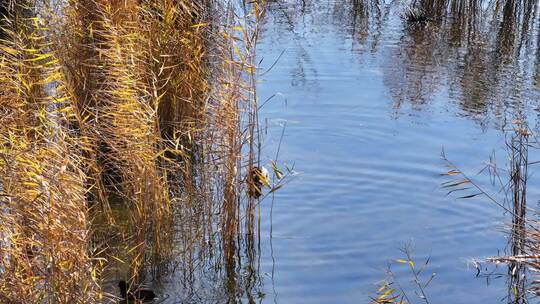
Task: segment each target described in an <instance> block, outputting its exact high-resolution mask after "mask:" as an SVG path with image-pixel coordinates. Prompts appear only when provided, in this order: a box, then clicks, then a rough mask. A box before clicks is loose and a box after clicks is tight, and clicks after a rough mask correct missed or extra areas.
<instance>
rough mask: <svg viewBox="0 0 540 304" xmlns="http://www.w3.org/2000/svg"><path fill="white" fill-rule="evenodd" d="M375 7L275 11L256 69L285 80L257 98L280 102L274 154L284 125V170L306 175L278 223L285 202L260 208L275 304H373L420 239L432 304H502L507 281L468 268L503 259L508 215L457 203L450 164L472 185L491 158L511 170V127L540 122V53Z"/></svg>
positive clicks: (267, 112) (487, 32)
mask: <svg viewBox="0 0 540 304" xmlns="http://www.w3.org/2000/svg"><path fill="white" fill-rule="evenodd" d="M377 8H378V9H377V10H376V13H371V14H367V15H362V14H359V13H355V12H354V11H353V10H352V8H351V6H350V5H348V4H347V3H344V2H341V1H338V2H333V1H315V0H314V1H298V2H295V1H277V2H272V3H271V5H270V8H269V11H268V15H267V20H266V22H265V24H264V30H263V32H262V35H261V43H260V46H259V49H258V56H259V57H261V58H262V59H263V62H262V66H263V68H269V67H272V69H271V70H270V71H268V72H267V73H265V74H264V75H263V76H262V77H261V83H260V84H259V86H258V91H259V94H260V98H261V99H262V100H264V99H266V98H268V97H270V96H272V95H274V94H277V95H276V96H275V97H274V98H273V99H271V100H270V101H269V102H268V103H266V104H265V105H264V107H263V108H262V111H261V114H260V116H261V120H262V121H264V122H263V123H264V124H265V125H266V127H267V133H266V135H265V147H264V148H263V151H264V157H265V159H267V160H268V159H273V158H274V157H275V153H276V149H277V146H278V145H279V142H280V138H281V134H282V131H283V128H284V126H286V127H285V132H284V136H283V139H282V142H281V145H280V146H281V149H280V154H279V158H278V163H280V164H283V163H287V164H289V165H292V164H294V166H295V169H296V170H297V171H299V172H301V174H299V175H298V176H297V177H296V178H295V179H294V180H293V181H292V182H291V183H290V184H288V185H287V186H285V187H284V188H283V189H280V190H279V191H277V192H276V193H275V198H274V201H273V212H272V218H270V216H269V214H270V211H271V210H270V209H271V205H272V199H271V198H270V197H269V198H267V199H266V200H264V201H263V203H262V206H263V209H262V221H263V223H262V232H261V237H262V240H261V246H262V253H261V274H262V275H263V277H264V278H265V279H264V292H265V297H264V298H263V302H264V303H274V302H276V303H367V302H368V301H369V298H368V295H370V294H372V293H373V291H375V290H376V289H377V287H376V285H375V284H376V283H377V282H378V281H380V280H381V279H383V278H384V268H385V266H386V263H387V261H388V260H392V259H396V258H401V257H403V254H402V253H401V252H400V250H399V249H400V248H401V247H403V245H404V244H405V243H407V242H411V244H412V247H413V248H414V253H415V258H417V259H419V260H423V259H426V258H427V257H431V262H430V266H429V270H428V271H430V272H436V273H437V276H436V278H435V280H434V281H433V283H432V284H431V286H430V287H429V288H428V290H427V292H428V295H429V297H430V299H431V302H433V303H497V302H500V301H504V297H505V296H506V294H507V288H508V287H507V283H506V279H505V278H504V277H502V278H499V279H493V280H490V281H489V284H487V282H486V279H485V278H477V277H475V275H476V269H475V268H474V267H471V266H470V261H472V260H473V259H483V258H486V257H490V256H496V255H497V254H498V253H499V252H503V251H504V249H505V246H506V234H505V233H504V231H505V223H508V221H509V218H508V216H507V215H505V214H504V213H503V210H501V209H500V208H499V207H497V206H495V205H494V204H491V203H489V202H487V201H486V200H483V199H481V198H476V199H471V200H460V199H456V196H455V195H454V196H453V195H449V196H446V192H447V190H445V189H443V188H441V183H443V182H445V181H448V179H445V178H444V177H441V176H440V174H441V173H443V172H445V169H446V168H445V166H444V165H445V163H444V161H443V160H442V159H441V151H442V149H443V148H444V151H445V153H446V156H447V157H448V158H449V159H450V160H452V161H453V162H454V163H455V164H457V165H458V166H459V167H460V168H463V169H464V170H465V171H467V172H468V173H471V175H474V174H475V173H476V172H477V171H478V170H479V169H480V168H482V167H483V163H484V161H486V160H487V159H488V157H489V155H490V154H491V153H492V152H493V151H495V154H496V155H497V156H498V162H499V165H502V166H504V164H505V155H506V154H505V153H506V152H505V151H504V144H505V135H504V132H503V131H502V130H503V129H504V128H506V127H508V126H509V125H510V121H511V120H512V119H514V118H515V117H518V116H523V115H524V116H527V117H528V118H529V120H530V122H531V124H532V125H534V124H535V122H536V115H537V112H536V110H535V109H536V107H537V100H538V93H539V91H538V87H537V83H536V80H537V76H536V72H537V71H538V69H537V59H536V47H537V45H536V40H535V39H531V40H527V41H524V40H523V41H521V40H519V39H517V40H518V43H516V44H515V45H511V46H510V47H507V45H506V42H504V41H503V40H504V39H506V38H505V37H504V33H503V32H502V31H499V32H498V30H497V29H498V27H497V26H498V24H497V23H489V22H486V24H481V25H479V27H478V29H477V35H476V36H475V37H471V36H470V35H469V34H468V33H462V32H459V31H457V30H455V28H454V27H453V26H454V24H453V23H452V20H451V19H448V20H446V21H445V22H443V23H441V24H428V25H427V26H425V27H417V28H407V27H405V26H404V22H403V20H402V19H401V18H400V14H401V12H402V11H403V8H404V6H403V5H401V4H399V3H397V2H392V3H380V4H379V5H378V6H377ZM534 20H536V18H535V17H534ZM531 35H533V36H534V35H536V33H535V32H534V33H531ZM484 37H490V38H485V39H484ZM501 41H502V42H501ZM520 41H521V42H520ZM276 60H277V62H276ZM274 63H275V64H274ZM536 154H537V153H535V152H534V151H532V152H531V155H530V158H531V159H532V160H533V161H534V160H537V159H535V156H536ZM475 178H476V179H477V180H478V182H479V183H481V184H482V185H485V186H486V187H487V188H488V189H490V191H495V192H496V189H494V188H493V187H490V186H489V178H488V177H487V176H486V175H479V176H476V177H475ZM533 178H534V176H533ZM533 181H534V179H533ZM529 184H530V189H529V195H530V199H529V201H530V202H536V201H537V198H538V195H537V194H538V193H539V191H538V189H537V187H536V186H535V183H534V182H531V183H529ZM536 185H538V183H536ZM531 204H532V203H531ZM271 229H272V237H270V236H271V234H270V230H271ZM395 270H396V273H397V275H398V278H401V279H402V280H403V282H407V280H408V276H407V272H406V271H405V268H399V267H398V268H395ZM498 270H499V271H501V272H503V273H504V272H505V271H506V270H505V268H500V269H498Z"/></svg>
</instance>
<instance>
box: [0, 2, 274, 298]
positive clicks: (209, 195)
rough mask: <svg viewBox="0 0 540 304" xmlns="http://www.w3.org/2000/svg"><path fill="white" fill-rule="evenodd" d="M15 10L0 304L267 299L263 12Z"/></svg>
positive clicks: (8, 54)
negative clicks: (261, 123) (171, 282)
mask: <svg viewBox="0 0 540 304" xmlns="http://www.w3.org/2000/svg"><path fill="white" fill-rule="evenodd" d="M1 4H2V8H3V10H4V11H3V13H4V14H5V16H4V17H3V19H2V38H1V40H0V56H1V57H0V172H1V173H0V206H1V207H0V302H2V303H97V302H107V303H108V302H116V301H118V300H122V299H121V297H124V298H125V299H124V300H134V301H138V300H139V299H143V297H142V296H141V295H142V292H141V290H142V289H139V287H138V286H140V284H142V283H147V284H149V283H152V282H153V286H154V287H155V288H158V287H159V286H160V285H159V284H158V283H159V282H162V281H163V280H164V278H167V277H169V278H170V277H177V278H182V280H176V281H175V282H176V283H177V284H182V285H183V286H187V287H186V288H182V290H183V291H184V292H183V293H182V294H181V295H165V294H163V293H161V294H160V293H159V292H158V291H157V289H156V293H157V296H158V298H161V300H165V299H166V298H171V299H170V300H174V301H179V300H182V301H191V300H192V299H193V298H195V299H197V298H198V297H201V299H200V300H201V301H203V300H204V297H205V296H211V297H218V298H221V297H220V296H219V295H221V296H222V297H223V298H224V299H225V301H235V300H234V299H236V298H249V299H251V298H253V297H259V294H258V293H257V288H258V286H259V278H258V274H257V268H256V266H255V263H256V261H257V254H258V253H257V251H258V248H257V238H258V224H257V223H258V212H257V208H258V205H257V202H258V200H257V199H256V198H254V197H253V196H249V195H248V192H249V191H248V190H249V189H250V188H251V187H253V186H252V185H258V186H259V189H257V191H258V193H259V196H260V194H261V192H263V190H262V189H260V188H261V187H265V188H270V184H269V183H268V182H265V183H264V185H263V183H262V182H260V181H259V180H258V179H257V178H258V176H255V177H254V175H253V174H249V172H252V171H253V170H254V168H255V167H258V166H261V165H262V164H260V160H259V157H258V155H259V152H258V150H259V138H260V136H259V127H258V118H257V100H256V93H255V92H256V91H255V81H256V80H255V77H256V66H255V45H256V42H257V36H258V32H259V29H258V23H259V20H261V19H262V17H263V15H264V4H263V3H259V2H251V3H240V2H238V3H232V2H230V3H228V2H220V1H184V0H179V1H177V0H174V1H169V0H164V1H94V0H88V1H86V0H81V1H79V0H74V1H71V0H69V1H62V2H56V1H50V2H49V1H8V2H5V1H4V2H1ZM276 170H277V167H276ZM254 179H256V180H255V181H254ZM251 191H252V190H251ZM268 191H271V189H267V190H266V191H265V192H268ZM119 281H120V282H121V283H122V282H124V283H123V284H121V287H123V289H122V288H121V290H122V291H123V292H121V293H120V294H119V293H118V291H117V290H116V286H118V282H119ZM199 281H201V282H199ZM204 284H208V285H209V286H210V285H213V288H215V290H214V291H213V292H209V293H207V294H204V293H202V292H200V291H199V290H197V288H198V287H199V286H201V285H204ZM207 287H208V286H207ZM150 292H152V293H153V291H151V290H148V292H147V294H148V295H150ZM154 295H155V294H154ZM119 296H121V297H119ZM173 296H174V299H173V298H172V297H173ZM146 298H147V297H146ZM227 299H228V300H227ZM209 300H211V299H209Z"/></svg>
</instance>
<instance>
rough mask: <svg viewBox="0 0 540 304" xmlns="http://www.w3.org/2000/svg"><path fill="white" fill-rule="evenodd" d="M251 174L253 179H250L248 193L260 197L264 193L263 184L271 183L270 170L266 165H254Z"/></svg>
mask: <svg viewBox="0 0 540 304" xmlns="http://www.w3.org/2000/svg"><path fill="white" fill-rule="evenodd" d="M249 174H250V175H251V180H250V179H248V194H249V196H251V197H254V198H259V197H260V196H261V195H262V189H263V186H268V185H269V178H268V170H266V168H265V167H261V168H259V167H253V169H251V171H250V173H249Z"/></svg>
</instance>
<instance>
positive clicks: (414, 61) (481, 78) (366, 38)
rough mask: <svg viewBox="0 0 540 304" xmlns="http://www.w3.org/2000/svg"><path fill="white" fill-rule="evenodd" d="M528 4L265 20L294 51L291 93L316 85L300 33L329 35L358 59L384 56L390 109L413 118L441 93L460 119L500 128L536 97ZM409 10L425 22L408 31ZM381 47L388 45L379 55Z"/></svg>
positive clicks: (366, 6)
mask: <svg viewBox="0 0 540 304" xmlns="http://www.w3.org/2000/svg"><path fill="white" fill-rule="evenodd" d="M535 4H536V1H533V0H531V1H524V2H521V1H515V0H508V1H496V2H493V3H491V2H490V3H484V2H482V1H478V0H453V1H447V0H437V1H434V0H421V1H412V3H406V4H403V3H401V2H398V1H389V2H380V1H363V0H350V1H344V2H342V1H340V2H339V3H337V2H330V3H326V2H320V1H276V2H273V3H271V5H270V12H271V14H273V16H274V18H276V19H277V20H280V21H282V22H283V24H286V27H287V28H286V29H284V30H285V31H286V32H289V33H290V34H291V35H293V37H292V40H293V41H294V43H295V44H296V45H297V46H298V50H299V52H300V54H299V55H298V56H297V57H296V58H297V60H298V62H297V63H296V68H295V69H293V71H294V72H293V75H292V81H293V83H294V85H296V86H308V85H311V87H312V89H313V86H316V82H317V81H318V78H319V77H318V76H317V71H316V70H314V67H313V64H312V63H311V62H312V60H313V58H310V56H309V54H308V53H307V52H305V50H304V49H305V46H306V45H307V44H308V43H309V42H307V40H306V38H305V34H306V32H309V31H317V30H319V29H322V28H328V27H332V28H333V30H334V31H337V32H338V35H339V36H340V37H341V39H342V40H343V41H350V42H351V47H352V49H353V51H354V52H356V53H358V54H359V55H361V54H363V53H364V52H365V51H366V50H367V51H369V52H371V53H373V54H380V56H384V61H385V64H384V66H383V73H384V75H385V77H384V84H385V86H386V87H387V89H388V91H389V92H390V94H391V96H392V98H393V100H394V107H395V108H396V109H398V110H399V109H401V108H403V107H411V108H413V109H417V110H421V109H423V108H424V107H426V106H428V105H429V104H430V103H431V102H433V100H434V99H435V98H436V95H437V94H441V91H444V90H446V89H448V91H447V92H443V93H446V94H448V95H449V96H450V98H451V100H455V102H456V106H458V107H459V108H460V109H461V113H460V114H461V115H465V116H467V117H470V118H472V119H474V120H476V121H477V122H479V123H481V124H484V123H485V122H486V121H487V120H489V119H492V120H493V121H494V122H495V123H496V124H498V125H503V124H504V121H505V119H507V118H508V117H511V116H512V115H514V114H515V113H517V112H518V111H520V112H523V110H524V108H525V107H536V106H537V103H536V100H537V99H538V97H539V96H540V95H539V94H538V90H537V89H536V87H537V86H538V79H539V76H538V74H539V70H540V68H539V62H540V59H539V58H540V52H538V45H539V41H538V35H539V34H540V32H539V31H538V27H537V26H534V25H536V24H538V10H537V9H536V5H535ZM409 7H413V8H416V9H418V10H419V11H421V12H423V13H424V14H426V16H428V17H429V18H428V20H429V21H428V22H426V23H425V24H411V23H409V22H408V21H407V19H406V18H405V17H404V12H406V10H407V9H409ZM299 24H301V25H302V26H300V27H299V26H298V25H299ZM323 31H324V30H323ZM322 34H323V35H324V33H322ZM381 39H386V40H390V41H392V40H394V41H395V42H394V43H393V44H390V45H385V46H384V47H383V48H382V49H381V48H380V40H381ZM397 112H398V113H399V112H400V111H397Z"/></svg>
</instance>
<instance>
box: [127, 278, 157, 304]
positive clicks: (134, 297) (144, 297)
mask: <svg viewBox="0 0 540 304" xmlns="http://www.w3.org/2000/svg"><path fill="white" fill-rule="evenodd" d="M118 287H119V288H120V297H122V301H126V303H140V302H142V303H149V302H152V301H153V300H154V299H155V298H156V294H155V293H154V292H153V291H152V290H150V289H143V288H141V287H140V286H128V284H127V283H126V281H124V280H121V281H120V282H118Z"/></svg>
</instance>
